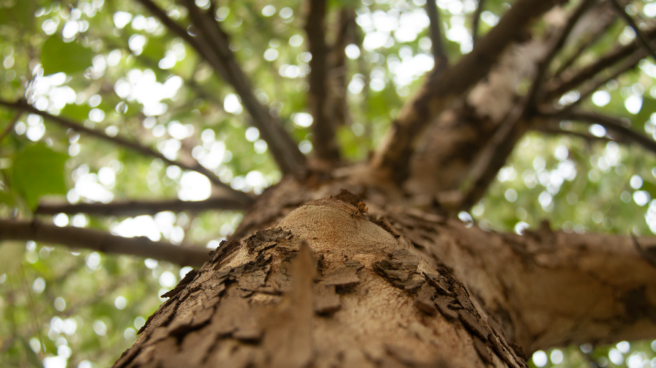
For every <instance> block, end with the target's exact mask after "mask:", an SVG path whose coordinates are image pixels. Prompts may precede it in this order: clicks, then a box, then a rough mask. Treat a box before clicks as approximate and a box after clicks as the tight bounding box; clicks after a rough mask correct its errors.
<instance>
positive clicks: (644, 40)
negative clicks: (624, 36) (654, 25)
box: [609, 0, 656, 60]
mask: <svg viewBox="0 0 656 368" xmlns="http://www.w3.org/2000/svg"><path fill="white" fill-rule="evenodd" d="M609 2H610V3H611V5H613V9H614V10H615V11H616V12H617V13H618V14H619V15H620V17H622V19H624V21H625V22H626V24H628V25H629V27H631V28H633V31H634V32H635V34H636V40H637V41H638V43H639V44H640V45H641V46H642V47H644V48H645V50H647V51H649V53H650V54H651V57H652V58H654V60H656V51H654V48H653V47H652V46H651V44H650V43H649V38H648V37H647V36H646V35H645V34H644V33H643V32H642V31H641V30H640V27H638V25H637V24H636V22H635V21H634V20H633V18H631V16H630V15H629V14H628V13H627V12H626V9H624V7H622V5H620V3H618V2H617V0H609Z"/></svg>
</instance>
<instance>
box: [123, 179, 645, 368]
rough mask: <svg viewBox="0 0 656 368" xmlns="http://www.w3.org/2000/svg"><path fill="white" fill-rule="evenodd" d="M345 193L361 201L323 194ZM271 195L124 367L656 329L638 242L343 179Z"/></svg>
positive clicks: (451, 363) (473, 355)
mask: <svg viewBox="0 0 656 368" xmlns="http://www.w3.org/2000/svg"><path fill="white" fill-rule="evenodd" d="M339 187H349V188H351V189H352V190H353V191H358V189H360V191H359V192H361V193H367V194H366V204H365V202H362V201H361V200H359V199H358V197H357V196H355V195H354V194H351V193H349V192H346V191H341V193H340V194H339V195H338V196H328V197H326V192H328V193H332V194H336V193H337V192H338V191H339V190H338V188H339ZM299 189H300V190H302V191H303V193H304V195H305V196H306V198H307V200H306V202H305V203H304V204H302V205H300V206H298V205H296V206H293V207H295V209H293V210H290V211H289V212H287V211H286V210H284V209H285V208H288V207H292V205H290V203H292V202H294V201H295V200H297V199H298V198H292V199H287V197H286V196H285V194H286V193H289V192H293V191H298V190H299ZM313 197H314V198H313ZM262 198H264V199H263V200H261V201H258V203H256V205H255V208H254V210H253V211H252V212H251V213H249V214H247V215H246V219H245V221H244V224H245V225H244V226H245V229H250V230H243V229H238V231H237V234H241V235H240V236H239V237H238V238H235V239H232V240H230V241H229V242H225V243H223V244H222V245H221V246H220V247H219V248H218V249H217V251H215V252H213V253H212V254H211V260H210V261H208V262H207V263H206V264H205V265H204V266H203V267H202V268H200V269H199V270H198V271H196V272H194V273H190V274H189V275H188V276H187V277H186V278H185V279H183V280H182V281H181V284H180V285H179V286H178V287H177V288H176V289H174V290H173V291H172V292H169V293H168V294H166V296H169V297H170V299H169V300H167V301H166V302H165V303H164V304H162V306H161V307H160V308H159V310H158V311H157V312H156V313H155V314H154V315H153V316H151V317H150V318H149V320H148V322H147V323H146V325H145V326H144V328H143V329H142V331H141V335H140V336H139V338H138V340H137V342H136V343H135V344H134V346H133V347H132V348H130V349H128V350H127V351H126V352H125V353H124V354H123V356H122V357H121V358H120V359H119V360H118V361H117V362H116V364H115V365H114V366H115V367H139V366H153V367H168V366H171V367H175V366H180V365H182V364H184V365H185V366H187V367H204V366H216V365H221V366H229V367H308V366H312V367H381V366H384V367H450V368H455V367H487V366H494V367H516V368H519V367H528V365H527V363H526V358H525V356H524V353H523V351H524V350H525V351H528V352H532V351H535V350H536V349H543V348H547V347H550V346H554V345H563V344H571V343H574V344H578V343H584V342H613V341H618V340H622V339H642V338H653V337H654V336H656V268H655V267H653V266H652V265H650V264H649V262H648V261H647V260H645V259H644V258H642V256H641V254H639V253H637V252H636V250H635V248H634V246H633V244H632V239H630V238H627V237H606V236H598V235H579V234H566V233H561V232H552V231H551V230H549V228H548V226H543V227H542V228H541V229H540V230H537V231H533V232H531V231H529V232H527V233H526V234H525V235H524V236H520V235H515V234H498V233H487V232H484V231H482V230H480V229H478V228H476V227H470V228H468V227H466V226H465V225H464V224H462V223H461V222H459V221H457V220H452V219H447V218H444V217H442V216H439V215H436V214H433V213H430V212H424V211H420V210H417V209H413V208H411V207H408V206H406V207H401V206H398V205H395V204H393V203H390V202H388V201H385V200H384V199H385V197H383V196H380V195H379V193H378V192H377V191H376V189H375V188H365V187H361V186H358V185H357V184H356V183H349V182H345V181H342V182H340V181H332V182H330V183H326V184H324V185H319V186H314V187H312V189H311V188H308V187H306V186H304V185H303V184H302V183H299V182H296V181H291V180H287V181H283V182H282V184H280V185H278V186H276V187H274V188H271V189H270V190H269V192H268V193H266V194H265V196H263V197H262ZM316 198H318V199H316ZM281 199H282V200H281ZM285 199H287V200H285ZM274 202H277V203H278V205H277V206H276V207H273V206H272V204H273V203H274ZM272 207H273V208H275V209H276V210H277V211H278V213H277V215H276V216H272V215H271V214H270V213H269V214H267V215H265V216H261V214H258V212H259V211H260V209H262V208H272ZM286 212H287V213H286ZM272 225H275V226H272ZM258 228H259V229H262V230H257V229H258ZM267 228H268V229H267ZM638 242H639V243H640V244H641V245H642V247H643V248H645V249H649V240H647V239H638ZM646 251H648V250H646Z"/></svg>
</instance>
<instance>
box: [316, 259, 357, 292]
mask: <svg viewBox="0 0 656 368" xmlns="http://www.w3.org/2000/svg"><path fill="white" fill-rule="evenodd" d="M363 267H364V266H363V265H362V264H361V263H360V262H358V261H356V260H352V261H346V262H344V266H343V267H341V268H338V269H337V270H335V271H333V272H331V273H329V274H328V275H326V276H325V277H323V279H322V280H321V283H322V284H323V285H326V286H353V285H357V284H359V283H360V278H359V277H358V274H357V273H358V271H359V270H361V269H362V268H363Z"/></svg>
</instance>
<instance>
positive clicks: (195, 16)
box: [138, 0, 305, 174]
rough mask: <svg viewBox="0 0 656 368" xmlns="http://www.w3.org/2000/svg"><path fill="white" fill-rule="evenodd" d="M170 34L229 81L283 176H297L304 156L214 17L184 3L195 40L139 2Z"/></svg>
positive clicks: (152, 7) (148, 3)
mask: <svg viewBox="0 0 656 368" xmlns="http://www.w3.org/2000/svg"><path fill="white" fill-rule="evenodd" d="M138 1H139V2H140V3H141V4H142V5H143V6H144V7H145V8H146V9H148V10H149V11H150V12H151V13H152V14H153V15H154V16H155V17H157V18H158V19H159V20H160V21H161V22H162V24H164V25H165V26H166V27H167V28H168V29H169V30H170V31H171V32H173V33H175V34H177V35H178V36H180V37H181V38H182V39H183V40H185V41H186V42H187V43H188V44H189V45H190V46H192V47H193V48H194V49H195V50H196V51H197V52H198V54H199V55H200V56H201V57H202V58H203V59H205V60H206V61H207V62H208V63H209V64H210V65H211V66H212V68H213V69H214V71H215V72H216V73H217V74H218V75H220V76H221V77H222V78H223V79H224V80H226V81H227V82H228V83H229V84H230V85H231V86H232V87H233V88H234V89H235V92H236V93H237V94H238V95H239V96H240V97H241V100H242V101H241V102H242V104H243V105H244V107H245V108H246V110H247V111H248V113H249V114H250V116H251V119H250V120H249V121H250V122H251V124H252V125H253V126H254V127H256V128H257V129H258V130H259V131H260V135H261V136H262V139H264V141H265V142H267V145H268V147H269V150H270V151H271V154H272V155H273V157H274V159H275V160H276V162H277V163H278V165H279V166H280V169H281V171H282V172H283V173H284V174H291V173H298V172H300V171H302V170H303V168H304V166H305V156H304V155H303V154H302V153H301V151H299V149H298V146H297V145H296V143H295V142H294V140H293V139H292V138H291V137H290V136H289V134H288V133H287V132H286V131H285V130H284V128H283V127H282V125H281V124H280V122H279V121H278V120H275V119H274V118H273V117H271V115H269V112H268V110H267V109H266V108H265V107H264V106H262V104H260V103H259V101H258V100H257V98H255V95H254V94H253V90H252V88H251V85H250V82H249V81H248V78H247V77H246V75H245V74H244V72H243V71H242V69H241V68H240V67H239V65H238V64H237V62H236V61H235V58H234V54H233V53H232V50H230V48H229V47H228V45H229V43H228V40H227V36H226V34H225V33H224V32H223V31H222V30H221V29H220V28H219V25H218V23H217V22H216V21H215V20H214V18H213V15H212V14H205V13H203V12H202V11H201V9H199V8H198V7H197V6H196V5H195V3H194V1H193V0H184V4H185V6H186V7H187V9H188V10H189V17H190V19H191V20H192V22H193V24H194V26H195V27H196V28H198V30H199V32H200V33H199V34H198V35H197V36H195V37H192V36H191V35H190V34H189V33H188V32H187V31H186V30H185V29H184V28H183V27H182V26H181V25H179V24H178V23H177V22H175V21H174V20H173V19H171V18H169V17H168V15H166V13H165V12H164V10H162V9H161V8H159V7H158V6H157V5H156V4H155V3H154V2H152V0H138Z"/></svg>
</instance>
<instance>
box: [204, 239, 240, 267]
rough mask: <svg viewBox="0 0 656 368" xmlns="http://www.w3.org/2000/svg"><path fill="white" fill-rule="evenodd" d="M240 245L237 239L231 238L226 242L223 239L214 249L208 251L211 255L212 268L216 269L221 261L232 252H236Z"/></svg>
mask: <svg viewBox="0 0 656 368" xmlns="http://www.w3.org/2000/svg"><path fill="white" fill-rule="evenodd" d="M240 246H241V243H240V242H239V241H237V240H233V241H231V242H226V241H225V240H224V241H222V242H221V244H219V247H218V248H217V249H216V250H214V251H212V252H210V257H212V263H213V264H214V269H215V270H218V269H219V268H221V263H222V262H223V261H224V260H225V259H226V258H228V257H229V256H230V255H232V254H233V253H234V252H236V251H237V250H238V249H239V247H240Z"/></svg>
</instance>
